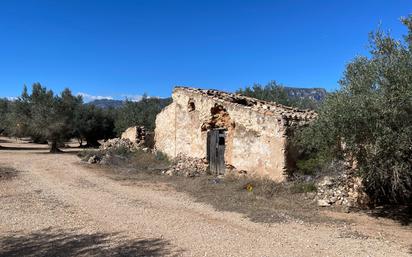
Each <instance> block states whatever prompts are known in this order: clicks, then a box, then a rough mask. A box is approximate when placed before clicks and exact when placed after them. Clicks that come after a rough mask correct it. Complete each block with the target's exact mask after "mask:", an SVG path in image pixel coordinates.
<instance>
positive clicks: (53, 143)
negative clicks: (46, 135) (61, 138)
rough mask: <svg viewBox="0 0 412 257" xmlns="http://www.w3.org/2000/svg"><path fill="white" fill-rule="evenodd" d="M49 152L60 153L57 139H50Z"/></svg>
mask: <svg viewBox="0 0 412 257" xmlns="http://www.w3.org/2000/svg"><path fill="white" fill-rule="evenodd" d="M50 153H61V151H60V149H59V147H58V146H57V141H52V144H51V148H50Z"/></svg>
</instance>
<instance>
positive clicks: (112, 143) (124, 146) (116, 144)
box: [87, 138, 149, 164]
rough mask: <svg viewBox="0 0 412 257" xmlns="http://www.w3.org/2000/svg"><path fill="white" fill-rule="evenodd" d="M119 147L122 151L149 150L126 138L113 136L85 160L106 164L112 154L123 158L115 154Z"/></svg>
mask: <svg viewBox="0 0 412 257" xmlns="http://www.w3.org/2000/svg"><path fill="white" fill-rule="evenodd" d="M120 149H121V150H122V151H124V152H135V151H137V150H142V151H144V152H148V151H149V149H148V148H146V147H142V146H141V145H140V144H137V143H133V142H131V141H130V140H128V139H122V138H113V139H109V140H107V141H105V142H103V144H101V145H100V147H99V150H98V153H96V154H95V155H92V156H90V157H89V158H88V160H87V162H88V163H89V164H98V163H99V164H107V163H108V160H109V159H110V158H112V157H113V156H116V157H119V158H124V157H122V156H120V155H118V154H117V153H118V151H119V150H120Z"/></svg>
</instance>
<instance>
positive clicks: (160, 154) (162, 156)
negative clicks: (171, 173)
mask: <svg viewBox="0 0 412 257" xmlns="http://www.w3.org/2000/svg"><path fill="white" fill-rule="evenodd" d="M155 159H156V160H158V161H164V162H166V163H169V162H170V160H169V157H167V155H166V154H165V153H163V152H162V151H156V157H155Z"/></svg>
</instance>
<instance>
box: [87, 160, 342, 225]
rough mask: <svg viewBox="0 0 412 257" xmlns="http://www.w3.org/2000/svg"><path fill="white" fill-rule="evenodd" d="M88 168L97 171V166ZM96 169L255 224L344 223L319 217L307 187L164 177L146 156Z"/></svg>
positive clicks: (159, 164) (259, 181) (159, 166)
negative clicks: (162, 186) (159, 186)
mask: <svg viewBox="0 0 412 257" xmlns="http://www.w3.org/2000/svg"><path fill="white" fill-rule="evenodd" d="M89 167H91V168H93V169H94V170H97V169H95V167H96V165H89ZM97 167H99V169H98V170H104V172H105V175H107V176H109V177H110V178H112V179H115V180H122V181H128V182H131V183H136V184H140V185H141V182H144V183H145V184H158V183H161V184H165V185H167V186H170V187H172V188H174V189H175V190H176V191H179V192H184V193H187V194H189V195H190V196H191V197H193V198H194V199H195V200H196V201H198V202H202V203H207V204H210V205H212V206H213V207H214V208H215V209H217V210H220V211H232V212H238V213H242V214H244V215H245V216H246V217H248V218H250V219H251V220H252V221H255V222H264V223H273V222H290V221H295V222H299V223H302V222H310V223H324V222H328V223H336V222H341V221H339V220H335V219H332V218H330V217H326V216H323V215H321V214H320V212H319V208H318V207H317V205H316V203H315V202H314V201H313V196H314V193H312V192H310V191H312V188H311V187H310V186H307V185H306V184H305V185H304V186H303V188H304V189H303V192H301V191H300V189H299V190H296V188H295V187H296V185H295V184H293V183H275V182H274V181H272V180H267V179H255V178H248V177H238V176H230V175H228V176H226V177H224V178H216V177H213V176H210V175H204V176H200V177H194V178H187V177H179V176H167V175H162V174H161V170H163V169H165V168H166V167H167V162H165V161H163V160H157V159H156V157H155V156H154V155H152V154H146V153H145V154H142V153H139V154H137V155H134V156H132V158H127V159H126V160H125V159H122V160H121V161H120V162H115V163H112V164H110V165H98V166H97ZM298 187H299V188H300V187H302V186H298ZM307 187H309V188H310V189H307Z"/></svg>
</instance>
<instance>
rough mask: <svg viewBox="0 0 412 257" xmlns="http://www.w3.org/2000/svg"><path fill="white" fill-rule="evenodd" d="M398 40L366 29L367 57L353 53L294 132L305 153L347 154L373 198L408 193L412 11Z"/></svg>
mask: <svg viewBox="0 0 412 257" xmlns="http://www.w3.org/2000/svg"><path fill="white" fill-rule="evenodd" d="M402 22H403V23H404V24H405V25H406V26H407V27H408V34H407V35H406V36H405V38H404V40H396V39H394V38H393V37H392V36H391V35H390V34H388V33H384V32H382V30H378V31H376V32H374V33H371V34H370V57H364V56H360V57H356V58H355V59H354V60H353V61H352V62H350V63H349V64H348V65H347V67H346V70H345V72H344V74H343V78H342V79H341V80H340V89H339V90H338V91H337V92H335V93H334V94H332V95H330V96H329V97H328V98H327V99H326V101H325V103H324V104H323V106H321V108H320V109H319V110H318V114H319V115H318V119H317V120H316V121H315V122H314V123H313V124H311V125H310V126H309V127H307V128H306V129H304V130H303V131H302V132H301V133H300V135H299V136H298V138H299V140H298V141H300V143H301V144H302V145H304V147H305V148H306V151H307V152H309V155H311V154H312V157H313V156H319V155H320V154H325V153H327V154H329V156H332V157H333V158H343V157H345V156H346V157H347V156H351V157H353V159H354V160H355V161H356V165H357V170H358V172H359V176H362V177H363V181H364V185H365V187H366V190H367V193H368V194H369V195H370V196H371V198H372V199H373V200H375V201H376V202H396V203H401V202H408V201H410V200H411V199H412V16H410V17H408V18H404V19H402Z"/></svg>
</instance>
